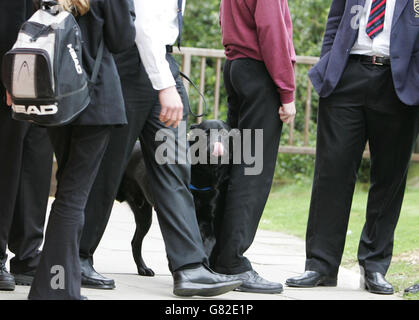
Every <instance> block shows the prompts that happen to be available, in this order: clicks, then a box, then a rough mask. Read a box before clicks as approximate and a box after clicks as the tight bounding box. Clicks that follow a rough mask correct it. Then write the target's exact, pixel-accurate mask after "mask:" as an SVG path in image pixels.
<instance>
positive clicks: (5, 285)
mask: <svg viewBox="0 0 419 320" xmlns="http://www.w3.org/2000/svg"><path fill="white" fill-rule="evenodd" d="M0 290H2V291H13V290H15V278H14V277H13V276H12V275H11V274H10V273H9V272H8V271H7V269H6V266H5V265H4V264H0Z"/></svg>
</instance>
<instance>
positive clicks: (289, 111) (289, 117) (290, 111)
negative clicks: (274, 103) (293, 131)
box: [279, 101, 296, 124]
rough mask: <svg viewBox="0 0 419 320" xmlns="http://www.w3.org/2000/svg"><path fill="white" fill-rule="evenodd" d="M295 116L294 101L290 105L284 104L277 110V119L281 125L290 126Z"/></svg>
mask: <svg viewBox="0 0 419 320" xmlns="http://www.w3.org/2000/svg"><path fill="white" fill-rule="evenodd" d="M295 114H296V110H295V101H293V102H290V103H284V104H283V105H282V106H281V107H280V108H279V117H280V118H281V120H282V122H283V123H286V124H290V123H291V122H293V121H294V118H295Z"/></svg>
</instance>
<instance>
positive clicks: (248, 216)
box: [211, 59, 283, 274]
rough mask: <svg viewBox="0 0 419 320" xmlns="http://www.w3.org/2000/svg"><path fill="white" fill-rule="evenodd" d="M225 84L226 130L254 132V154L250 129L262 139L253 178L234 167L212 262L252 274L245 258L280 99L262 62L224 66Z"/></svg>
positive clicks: (262, 196) (264, 193)
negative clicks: (260, 159) (260, 162)
mask: <svg viewBox="0 0 419 320" xmlns="http://www.w3.org/2000/svg"><path fill="white" fill-rule="evenodd" d="M224 83H225V87H226V90H227V94H228V108H229V109H228V122H229V125H230V126H231V127H232V128H237V129H239V130H240V131H241V132H242V133H243V129H252V141H253V142H252V145H251V150H252V154H255V145H254V144H255V142H254V139H255V131H253V130H256V129H263V139H262V141H259V142H258V143H259V144H262V147H263V152H262V156H263V170H262V171H261V173H259V174H257V175H246V173H245V169H246V168H249V167H252V166H251V165H247V164H245V163H244V162H242V163H241V164H233V165H232V168H231V173H230V182H229V186H228V193H227V196H226V207H225V211H224V218H223V221H222V222H221V231H220V234H219V236H218V238H217V245H216V248H215V250H214V253H213V257H212V258H211V260H212V261H214V266H213V267H214V269H215V270H216V271H218V272H221V273H225V274H237V273H241V272H245V271H249V270H251V269H252V266H251V263H250V261H249V260H248V259H247V258H246V257H244V256H243V254H244V252H245V251H246V250H247V249H248V248H249V247H250V245H251V244H252V242H253V240H254V237H255V234H256V231H257V227H258V224H259V221H260V218H261V216H262V213H263V210H264V208H265V204H266V201H267V198H268V195H269V192H270V189H271V186H272V179H273V175H274V171H275V164H276V159H277V155H278V148H279V142H280V138H281V132H282V124H283V123H282V121H281V119H280V117H279V114H278V111H279V107H280V105H281V101H280V96H279V94H278V92H277V90H276V86H275V85H274V83H273V81H272V78H271V77H270V75H269V73H268V71H267V69H266V67H265V65H264V63H263V62H260V61H256V60H252V59H238V60H233V61H227V62H226V64H225V67H224ZM245 143H246V142H245ZM247 143H248V142H247ZM244 147H245V145H243V146H242V149H243V148H244Z"/></svg>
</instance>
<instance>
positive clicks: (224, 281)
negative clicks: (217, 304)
mask: <svg viewBox="0 0 419 320" xmlns="http://www.w3.org/2000/svg"><path fill="white" fill-rule="evenodd" d="M173 282H174V286H173V294H175V295H177V296H181V297H192V296H202V297H212V296H218V295H220V294H224V293H227V292H229V291H232V290H234V289H236V288H237V287H239V286H240V285H241V284H242V282H241V281H240V280H234V278H233V277H232V276H226V275H223V274H219V273H216V272H214V271H212V270H210V269H209V268H207V267H205V266H203V265H202V266H200V267H197V268H193V269H185V270H179V271H175V272H174V273H173Z"/></svg>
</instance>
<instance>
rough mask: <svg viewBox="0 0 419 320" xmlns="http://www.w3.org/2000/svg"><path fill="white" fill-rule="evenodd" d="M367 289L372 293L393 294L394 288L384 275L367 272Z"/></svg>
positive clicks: (365, 278) (365, 277)
mask: <svg viewBox="0 0 419 320" xmlns="http://www.w3.org/2000/svg"><path fill="white" fill-rule="evenodd" d="M364 280H365V289H367V290H368V291H369V292H371V293H377V294H393V293H394V289H393V286H392V285H391V284H390V283H388V282H387V280H386V279H385V278H384V275H383V274H381V273H379V272H366V273H365V276H364Z"/></svg>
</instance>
